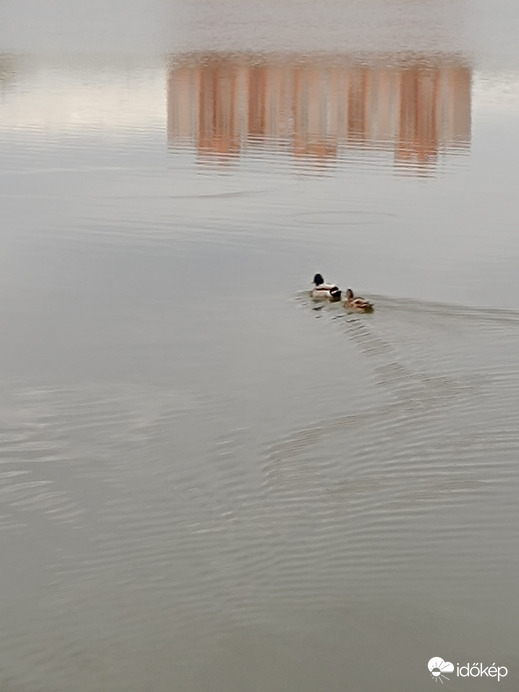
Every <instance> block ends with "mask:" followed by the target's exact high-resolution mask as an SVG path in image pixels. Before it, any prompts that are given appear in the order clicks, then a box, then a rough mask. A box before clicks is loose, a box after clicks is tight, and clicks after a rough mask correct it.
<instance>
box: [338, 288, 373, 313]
mask: <svg viewBox="0 0 519 692" xmlns="http://www.w3.org/2000/svg"><path fill="white" fill-rule="evenodd" d="M344 307H345V308H346V309H347V310H353V312H373V303H370V302H369V300H366V299H365V298H360V297H358V298H356V297H355V294H354V293H353V291H352V290H351V288H348V290H347V291H346V300H345V301H344Z"/></svg>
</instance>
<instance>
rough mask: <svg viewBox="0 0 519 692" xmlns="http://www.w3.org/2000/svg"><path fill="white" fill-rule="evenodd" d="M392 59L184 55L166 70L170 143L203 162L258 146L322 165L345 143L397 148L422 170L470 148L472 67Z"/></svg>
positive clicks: (406, 162) (398, 156) (450, 61)
mask: <svg viewBox="0 0 519 692" xmlns="http://www.w3.org/2000/svg"><path fill="white" fill-rule="evenodd" d="M387 62H388V61H387V60H386V61H384V63H385V64H384V65H381V64H380V65H378V64H377V63H376V62H373V64H365V63H363V64H359V63H355V62H354V61H352V60H349V59H348V57H347V56H333V57H330V58H322V57H318V58H315V59H314V60H312V59H310V58H308V57H305V58H301V57H298V56H292V57H289V58H276V57H270V58H269V57H267V58H265V57H261V58H258V57H255V56H251V55H221V54H210V55H205V56H202V57H200V56H196V57H194V56H185V57H184V58H183V59H181V60H180V61H177V62H176V63H175V64H174V65H172V67H171V68H170V71H169V78H168V141H169V144H170V146H173V147H177V146H183V145H188V146H191V147H192V146H195V147H196V149H197V151H198V154H199V157H200V160H202V161H205V160H210V159H215V158H216V159H217V160H221V161H229V160H232V159H233V158H235V157H237V156H239V155H240V153H241V152H242V151H243V150H245V149H247V148H250V147H251V146H254V145H255V144H259V145H262V146H268V147H274V148H276V147H280V148H282V149H283V150H286V151H291V152H292V154H293V155H294V156H296V157H301V158H305V159H307V160H309V161H310V160H313V161H314V162H320V163H326V162H327V161H331V160H335V159H337V158H338V157H340V156H342V155H343V154H345V153H347V151H348V149H359V148H364V149H366V148H368V149H373V150H381V151H387V150H392V151H393V152H394V160H395V163H396V164H397V165H399V166H403V167H405V168H406V169H408V170H411V171H412V170H416V171H417V172H419V171H422V172H423V171H424V170H425V171H426V170H430V169H433V168H434V165H435V162H436V161H437V159H438V157H439V156H440V155H442V154H450V153H459V152H462V151H464V150H467V149H468V147H469V144H470V135H471V70H470V68H469V67H468V66H467V65H466V64H465V63H464V62H463V61H461V60H456V59H454V58H453V57H452V56H447V57H445V58H444V59H442V58H441V57H440V56H434V57H433V58H423V57H422V58H415V59H412V60H406V61H405V62H401V63H400V64H398V65H395V66H387Z"/></svg>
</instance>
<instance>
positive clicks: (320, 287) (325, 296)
mask: <svg viewBox="0 0 519 692" xmlns="http://www.w3.org/2000/svg"><path fill="white" fill-rule="evenodd" d="M312 283H313V284H314V286H315V288H314V289H313V291H312V298H317V299H321V300H333V301H336V300H340V299H341V289H340V288H339V287H338V286H336V285H335V284H325V283H324V279H323V277H322V274H316V275H315V276H314V280H313V281H312Z"/></svg>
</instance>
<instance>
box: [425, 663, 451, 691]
mask: <svg viewBox="0 0 519 692" xmlns="http://www.w3.org/2000/svg"><path fill="white" fill-rule="evenodd" d="M427 668H429V670H430V671H431V676H432V678H433V680H434V682H438V680H439V681H440V682H441V684H442V685H443V681H444V680H448V679H449V678H448V677H447V676H446V675H445V673H454V663H450V662H449V661H444V660H443V658H439V657H438V656H435V657H434V658H431V660H430V661H429V663H428V664H427Z"/></svg>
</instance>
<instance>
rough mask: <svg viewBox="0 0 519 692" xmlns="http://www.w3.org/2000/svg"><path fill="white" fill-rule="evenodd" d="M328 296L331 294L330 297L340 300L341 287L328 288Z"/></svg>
mask: <svg viewBox="0 0 519 692" xmlns="http://www.w3.org/2000/svg"><path fill="white" fill-rule="evenodd" d="M330 296H331V298H333V300H340V299H341V289H340V288H337V286H334V287H333V288H330Z"/></svg>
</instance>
